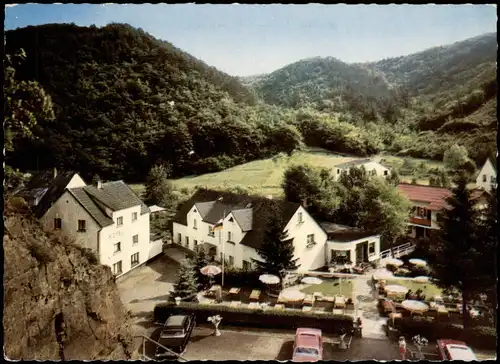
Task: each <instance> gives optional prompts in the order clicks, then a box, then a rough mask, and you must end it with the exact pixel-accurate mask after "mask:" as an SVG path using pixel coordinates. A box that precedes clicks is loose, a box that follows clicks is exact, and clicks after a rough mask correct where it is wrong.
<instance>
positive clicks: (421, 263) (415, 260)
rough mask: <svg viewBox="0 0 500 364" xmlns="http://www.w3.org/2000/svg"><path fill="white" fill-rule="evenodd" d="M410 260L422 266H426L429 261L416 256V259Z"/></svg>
mask: <svg viewBox="0 0 500 364" xmlns="http://www.w3.org/2000/svg"><path fill="white" fill-rule="evenodd" d="M409 262H410V263H411V264H414V265H420V266H426V265H427V262H426V261H425V260H423V259H417V258H414V259H410V260H409Z"/></svg>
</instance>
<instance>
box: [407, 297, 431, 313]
mask: <svg viewBox="0 0 500 364" xmlns="http://www.w3.org/2000/svg"><path fill="white" fill-rule="evenodd" d="M401 306H403V308H404V309H406V310H408V311H410V312H412V313H413V312H426V311H427V310H428V309H429V305H427V304H426V303H424V302H422V301H416V300H404V301H403V302H401Z"/></svg>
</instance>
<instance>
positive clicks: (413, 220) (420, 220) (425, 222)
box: [410, 216, 432, 226]
mask: <svg viewBox="0 0 500 364" xmlns="http://www.w3.org/2000/svg"><path fill="white" fill-rule="evenodd" d="M410 222H411V223H412V224H418V225H423V226H431V225H432V222H431V220H429V219H427V218H426V217H417V216H413V217H410Z"/></svg>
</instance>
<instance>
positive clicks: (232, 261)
mask: <svg viewBox="0 0 500 364" xmlns="http://www.w3.org/2000/svg"><path fill="white" fill-rule="evenodd" d="M227 258H228V265H230V266H231V267H232V266H233V265H234V257H233V256H232V255H228V256H227Z"/></svg>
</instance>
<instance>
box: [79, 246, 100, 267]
mask: <svg viewBox="0 0 500 364" xmlns="http://www.w3.org/2000/svg"><path fill="white" fill-rule="evenodd" d="M82 254H83V256H84V257H85V258H87V260H88V261H89V262H90V263H91V264H99V259H98V258H97V255H96V254H95V253H94V252H93V251H92V249H89V248H83V249H82Z"/></svg>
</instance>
